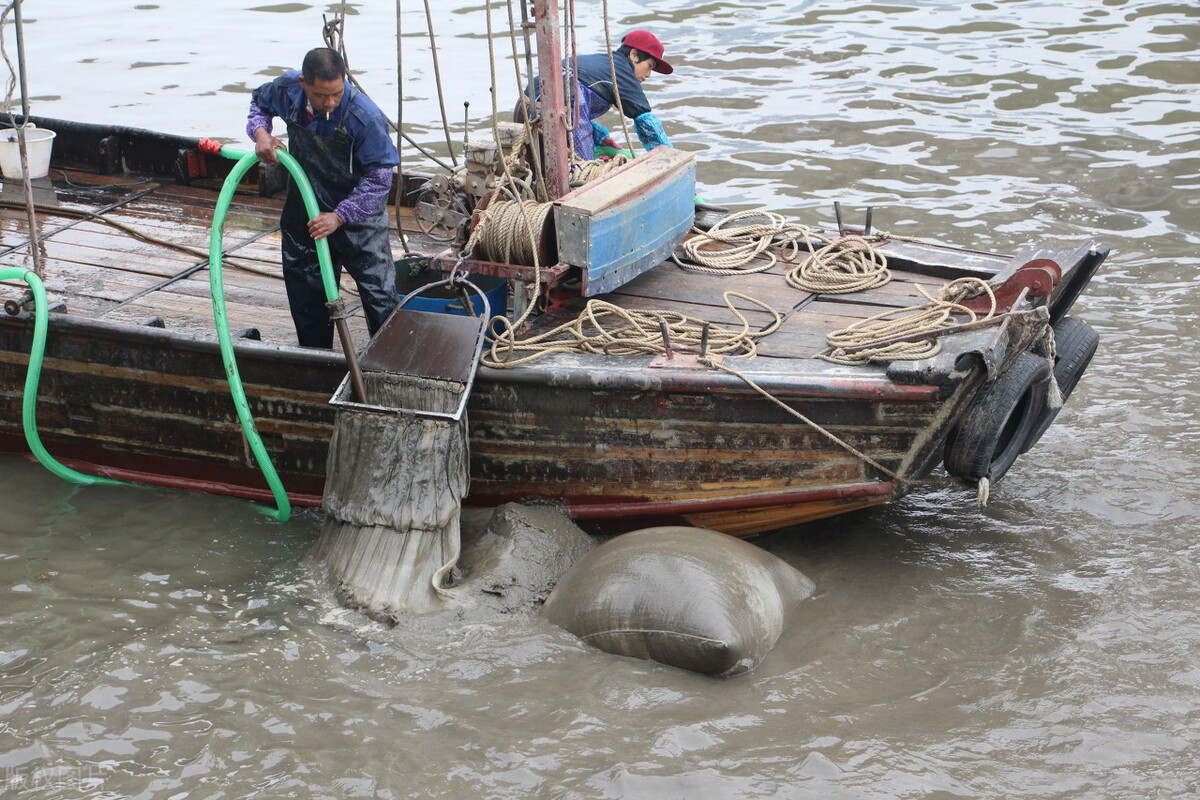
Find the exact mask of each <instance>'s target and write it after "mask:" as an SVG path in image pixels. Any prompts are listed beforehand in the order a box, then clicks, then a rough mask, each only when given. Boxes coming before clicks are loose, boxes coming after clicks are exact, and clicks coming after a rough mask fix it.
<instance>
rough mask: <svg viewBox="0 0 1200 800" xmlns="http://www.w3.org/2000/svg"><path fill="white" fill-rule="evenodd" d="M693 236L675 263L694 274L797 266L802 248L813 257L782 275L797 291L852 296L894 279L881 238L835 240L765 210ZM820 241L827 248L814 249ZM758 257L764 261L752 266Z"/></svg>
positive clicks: (695, 231) (740, 215)
mask: <svg viewBox="0 0 1200 800" xmlns="http://www.w3.org/2000/svg"><path fill="white" fill-rule="evenodd" d="M747 220H749V221H748V222H747ZM692 232H693V234H694V235H693V236H692V237H691V238H689V239H688V240H687V241H685V242H683V243H682V244H680V246H679V247H678V248H677V249H676V252H675V253H673V254H672V259H673V260H674V261H675V263H676V264H678V265H679V266H680V267H682V268H683V269H686V270H688V271H691V272H702V273H705V274H708V275H748V274H753V273H756V272H766V271H767V270H769V269H771V267H773V266H775V264H777V263H778V262H779V261H781V260H782V261H786V262H792V261H795V260H796V256H797V255H798V254H799V252H800V248H801V247H802V246H803V247H805V248H806V249H812V254H811V255H810V256H809V257H808V258H806V259H805V260H803V261H801V262H800V263H799V264H797V265H796V266H794V267H792V269H790V270H789V271H788V272H787V273H786V274H785V276H784V278H785V280H786V281H787V283H788V285H789V286H791V287H793V288H795V289H799V290H801V291H805V292H811V293H813V294H848V293H850V292H861V291H865V290H867V289H875V288H878V287H880V286H883V285H884V284H886V283H887V282H888V281H890V280H891V279H892V273H891V272H890V271H889V270H888V268H887V257H886V256H884V255H883V253H882V252H880V251H879V248H877V247H876V246H875V244H876V243H877V242H879V241H882V240H883V239H884V238H885V237H882V236H874V237H868V236H842V237H838V238H836V239H834V238H830V237H828V236H824V235H823V234H820V233H817V232H815V231H813V230H810V229H809V228H808V227H806V226H804V225H800V224H798V223H796V222H791V221H789V220H788V219H787V218H785V217H784V216H782V215H780V214H777V213H775V212H773V211H764V210H750V211H739V212H738V213H736V214H730V215H729V216H727V217H724V218H723V219H721V220H720V221H719V222H717V224H715V225H713V226H712V227H711V228H709V229H708V230H707V231H702V230H700V229H698V228H693V229H692ZM817 242H824V244H823V245H822V246H821V247H818V248H815V249H814V248H813V245H814V244H815V243H817ZM680 254H682V258H681V257H680ZM759 257H765V258H766V261H764V262H762V263H760V264H758V265H757V266H749V265H750V263H751V262H752V261H754V260H755V259H756V258H759Z"/></svg>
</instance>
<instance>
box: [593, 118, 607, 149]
mask: <svg viewBox="0 0 1200 800" xmlns="http://www.w3.org/2000/svg"><path fill="white" fill-rule="evenodd" d="M607 138H608V128H606V127H604V126H603V125H601V124H600V123H599V122H596V120H592V144H593V145H595V146H596V147H599V146H600V145H602V144H604V140H605V139H607Z"/></svg>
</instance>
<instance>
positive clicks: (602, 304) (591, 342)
mask: <svg viewBox="0 0 1200 800" xmlns="http://www.w3.org/2000/svg"><path fill="white" fill-rule="evenodd" d="M722 298H723V299H724V301H725V305H726V307H727V308H728V309H729V310H730V311H731V312H732V313H733V314H734V316H736V317H737V318H738V319H739V320H740V321H741V323H742V324H741V328H740V329H733V328H723V327H718V326H713V325H711V324H710V323H708V322H706V321H705V320H701V319H697V318H695V317H689V316H688V315H686V314H682V313H680V312H678V311H635V310H631V309H628V308H621V307H620V306H616V305H613V304H612V303H609V302H606V301H604V300H589V301H588V303H587V305H586V306H585V307H584V309H583V311H581V312H580V314H579V316H578V317H576V318H575V319H573V320H571V321H570V322H566V323H563V324H562V325H559V326H558V327H556V328H554V329H552V330H549V331H546V332H545V333H541V334H538V335H536V336H531V337H529V338H526V339H522V340H520V341H518V340H517V339H516V336H515V334H514V331H515V329H514V328H513V327H512V326H507V327H506V328H505V329H503V330H499V331H497V330H495V328H494V327H493V334H494V336H495V338H494V339H493V340H492V343H491V347H490V348H489V349H488V350H487V351H485V353H484V355H483V358H482V363H483V364H484V365H485V366H488V367H497V368H502V367H516V366H519V365H522V364H528V363H529V362H531V361H536V360H537V359H539V358H544V357H545V356H548V355H552V354H555V353H594V354H601V355H613V356H624V355H655V354H659V353H665V352H666V343H665V342H664V341H663V334H662V328H663V326H664V325H665V326H666V329H667V333H668V335H669V338H670V341H671V347H672V349H673V350H681V349H698V347H699V345H700V343H701V341H702V340H703V338H704V336H705V333H704V330H705V327H706V326H707V327H708V349H707V351H706V352H707V353H709V354H711V355H723V356H733V357H745V356H753V355H755V354H756V353H757V352H758V346H757V344H756V342H757V341H758V340H759V339H761V338H763V337H764V336H769V335H770V334H772V333H774V332H775V331H776V330H777V329H778V328H779V326H780V324H782V322H783V317H782V316H781V315H780V314H779V312H778V311H776V310H775V309H774V308H772V307H771V306H770V305H768V304H767V303H764V302H762V301H761V300H756V299H754V298H753V297H749V296H748V295H744V294H742V293H741V292H734V291H727V292H725V293H724V294H723V295H722ZM734 298H738V299H741V300H745V301H747V302H749V303H752V304H753V305H755V306H758V307H759V308H761V309H763V310H764V311H766V312H767V313H769V314H770V315H771V317H772V321H771V324H770V325H768V326H767V327H766V328H764V329H763V330H759V331H754V330H751V326H750V321H749V320H747V319H746V316H745V314H743V313H742V312H741V311H740V310H739V309H738V308H736V307H735V306H734V305H733V299H734ZM501 319H503V318H502V317H497V318H495V319H493V322H496V321H497V320H501ZM613 323H616V324H615V325H614V324H613ZM519 354H521V355H519Z"/></svg>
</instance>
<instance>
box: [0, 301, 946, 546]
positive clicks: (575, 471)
mask: <svg viewBox="0 0 1200 800" xmlns="http://www.w3.org/2000/svg"><path fill="white" fill-rule="evenodd" d="M31 330H32V329H31V325H30V324H29V320H28V319H27V318H11V317H10V318H0V386H2V387H3V391H2V393H0V408H2V409H3V414H2V415H0V418H2V419H3V420H4V421H3V423H2V424H0V448H2V449H3V450H4V451H6V452H10V453H27V452H28V448H27V446H26V444H25V440H24V437H23V434H22V431H21V396H22V392H21V387H22V386H23V383H24V378H25V373H26V370H27V366H28V359H27V357H26V356H25V355H24V354H26V353H28V351H29V347H30V344H31V338H32V332H31ZM238 363H239V367H240V372H241V374H242V377H243V381H244V383H245V388H246V394H247V398H248V400H249V403H250V408H251V411H252V413H253V414H254V417H255V420H256V423H257V426H258V430H259V433H260V435H261V436H262V439H263V442H264V444H265V446H266V449H267V451H268V452H269V453H270V454H271V458H272V460H273V462H274V464H275V467H276V469H277V471H278V472H279V474H280V477H281V479H282V481H283V483H284V486H285V487H286V489H287V491H288V493H289V495H290V497H291V499H292V500H293V502H295V503H297V504H298V505H318V504H319V503H320V498H321V492H322V487H323V484H324V472H325V462H326V456H327V448H328V440H329V437H330V435H331V433H332V426H333V409H332V407H331V406H329V404H328V400H329V398H330V397H331V396H332V395H333V393H334V391H335V390H336V388H337V386H338V384H339V382H340V381H341V380H342V378H343V376H344V374H345V367H344V362H343V359H342V358H341V357H340V356H339V355H337V354H335V353H330V352H318V351H308V350H301V349H299V348H291V347H272V346H268V345H263V344H257V343H246V344H242V345H239V347H238ZM774 393H775V394H776V396H778V397H780V398H781V399H783V400H784V401H785V402H787V403H788V405H789V406H791V407H793V408H794V409H795V410H796V411H797V412H799V413H801V414H803V415H805V416H806V417H808V418H809V419H811V420H813V422H815V423H817V424H819V425H822V426H823V427H825V428H826V429H827V430H829V431H830V432H831V433H833V434H834V435H836V436H838V437H839V438H841V439H843V440H844V441H845V442H846V443H847V444H850V445H852V446H855V447H857V448H862V449H863V450H869V451H870V452H871V454H872V456H873V457H874V458H875V459H877V460H878V461H879V462H880V463H881V464H882V465H883V466H885V467H887V468H888V469H889V470H903V471H905V472H906V473H910V474H911V473H914V472H922V471H927V470H928V468H929V467H931V466H932V465H933V464H934V463H936V461H937V453H936V448H937V441H935V440H936V438H937V437H936V435H934V432H935V431H936V430H937V429H939V428H940V427H943V426H944V424H943V420H944V419H946V418H947V417H948V416H949V414H950V406H951V405H953V403H954V402H955V401H954V399H953V398H951V399H948V400H947V399H943V395H944V394H945V388H944V387H942V388H941V389H939V388H935V387H929V386H897V385H894V384H891V383H889V382H887V381H884V380H880V381H857V380H849V379H847V380H842V381H827V382H825V383H823V384H820V385H813V386H802V385H799V384H797V383H796V382H795V381H792V382H791V383H790V384H789V387H788V388H784V387H774ZM468 418H469V420H470V428H471V434H470V436H471V438H470V447H471V475H472V483H471V493H470V495H469V496H468V498H467V502H468V504H470V505H476V506H490V505H497V504H500V503H504V502H509V501H521V500H538V501H548V502H554V503H559V504H561V505H563V506H564V507H566V508H567V509H568V510H569V511H570V513H572V514H573V515H574V516H575V517H576V518H578V519H580V520H590V521H594V522H595V523H596V524H597V525H599V526H601V527H604V528H608V529H612V530H622V529H631V528H634V527H640V526H643V525H645V524H656V523H677V522H686V523H688V524H692V525H702V526H704V527H709V528H713V529H716V530H723V531H725V532H728V533H733V534H737V535H748V534H753V533H758V532H761V531H764V530H771V529H774V528H779V527H784V526H787V525H791V524H795V523H797V522H804V521H809V520H812V519H817V518H820V517H824V516H829V515H832V514H837V513H844V512H846V511H849V510H853V509H856V508H862V507H866V506H870V505H875V504H877V503H881V502H884V501H886V500H889V499H891V498H893V497H895V496H897V495H898V494H899V493H901V487H900V485H899V484H897V483H895V482H894V481H893V480H892V479H891V478H890V477H889V476H888V475H885V474H881V473H880V472H879V471H878V470H876V469H875V468H873V467H871V466H870V465H868V464H867V463H865V462H864V461H863V459H862V458H860V457H858V456H856V455H855V454H853V453H851V452H848V451H847V450H846V449H844V448H843V447H840V446H838V445H836V444H833V443H832V442H830V441H829V440H828V439H827V438H826V437H825V436H823V435H821V434H820V433H818V432H817V431H816V430H815V429H814V428H813V427H811V426H809V425H806V424H804V423H802V422H800V421H799V420H798V419H796V418H795V417H793V416H792V415H790V414H789V413H788V412H786V411H784V410H783V409H780V408H779V407H777V406H775V405H774V404H772V403H770V402H769V401H767V400H765V399H764V398H762V397H761V396H760V395H758V394H757V393H756V392H754V391H753V390H752V389H750V388H749V387H748V386H746V385H745V384H743V383H742V382H740V381H738V380H737V379H736V378H733V377H732V376H729V375H725V374H724V373H715V372H714V371H712V370H699V369H658V370H656V369H631V370H630V371H629V372H628V373H627V374H625V373H622V372H620V371H615V372H612V373H608V374H606V375H601V376H598V375H597V374H596V373H595V372H594V371H583V370H579V369H573V368H570V367H564V368H562V369H560V370H556V369H540V370H536V371H534V370H526V371H520V370H515V371H511V372H510V371H503V372H501V371H490V370H485V371H483V373H481V375H480V377H479V379H478V380H477V382H476V387H475V391H474V393H473V394H472V397H471V401H470V403H469V406H468ZM37 424H38V430H39V432H40V436H41V438H42V441H43V443H44V444H45V445H46V447H47V448H48V449H49V451H50V452H51V453H52V454H54V456H55V457H56V458H58V459H60V460H62V461H63V462H64V463H67V464H70V465H73V466H78V467H81V468H83V469H85V470H87V471H90V472H94V473H97V474H102V475H107V476H111V477H115V478H119V479H124V480H128V481H133V482H138V483H145V484H149V485H156V486H167V487H173V488H184V489H194V490H200V491H206V492H212V493H217V494H227V495H232V496H237V497H244V498H250V499H257V500H264V501H269V499H270V497H271V494H270V491H269V489H268V487H267V485H266V483H265V481H264V479H263V478H262V475H261V473H260V471H259V469H258V466H257V464H256V463H255V462H254V457H253V453H252V452H251V450H250V447H249V446H248V444H247V443H246V440H245V437H244V435H243V434H242V430H241V427H240V425H239V423H238V420H237V418H236V416H235V413H234V407H233V403H232V400H231V399H230V395H229V390H228V385H227V383H226V381H225V376H224V372H223V367H222V364H221V360H220V356H219V352H218V350H217V348H216V346H215V344H214V343H209V342H198V341H195V340H192V339H189V338H187V337H183V336H179V335H176V334H172V333H169V332H166V331H163V330H161V329H157V328H150V327H145V328H137V327H131V326H123V325H114V324H110V323H104V322H98V321H94V320H88V319H83V318H74V317H70V316H66V315H55V317H54V319H53V323H52V325H51V329H50V337H49V341H48V343H47V353H46V358H45V361H44V364H43V372H42V382H41V390H40V393H39V401H38V409H37Z"/></svg>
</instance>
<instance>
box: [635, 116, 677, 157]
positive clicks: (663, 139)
mask: <svg viewBox="0 0 1200 800" xmlns="http://www.w3.org/2000/svg"><path fill="white" fill-rule="evenodd" d="M633 129H634V130H635V131H637V136H638V140H639V141H640V142H641V143H642V147H644V148H646V150H647V151H650V150H653V149H654V148H656V147H658V146H659V145H666V146H667V147H670V146H671V140H670V139H668V138H667V132H666V131H664V130H663V125H662V120H660V119H659V118H658V117H656V116H654V112H653V111H647V112H646V113H645V114H639V115H638V116H636V117H634V118H633Z"/></svg>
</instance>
